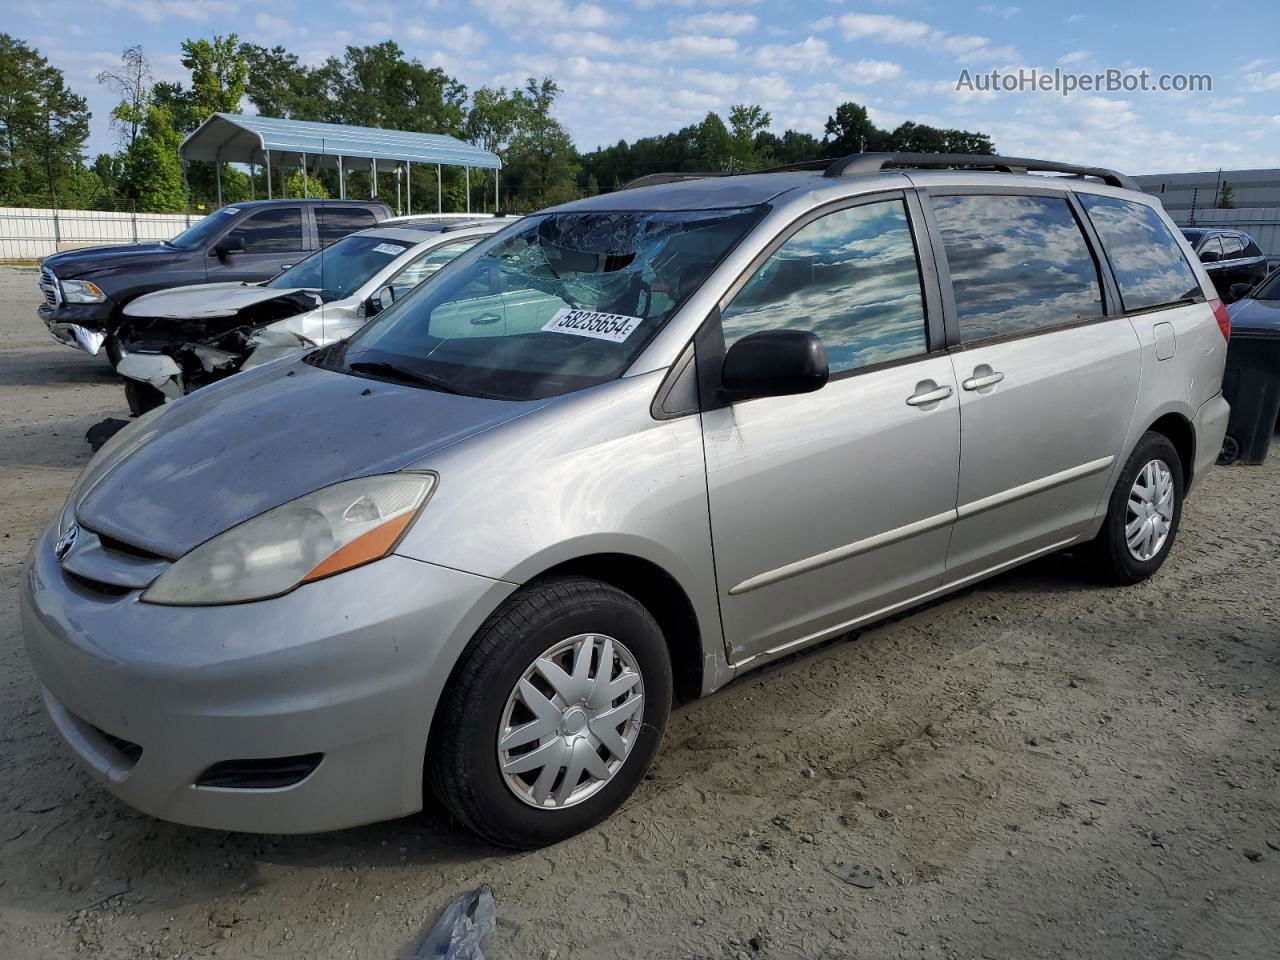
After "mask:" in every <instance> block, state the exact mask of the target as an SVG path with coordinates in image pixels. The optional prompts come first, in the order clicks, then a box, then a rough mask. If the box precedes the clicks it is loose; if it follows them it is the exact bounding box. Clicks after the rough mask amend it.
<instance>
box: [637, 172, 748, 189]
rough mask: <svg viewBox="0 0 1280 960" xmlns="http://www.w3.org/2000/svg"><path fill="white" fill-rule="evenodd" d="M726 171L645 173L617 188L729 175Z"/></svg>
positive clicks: (657, 184)
mask: <svg viewBox="0 0 1280 960" xmlns="http://www.w3.org/2000/svg"><path fill="white" fill-rule="evenodd" d="M731 176H733V174H731V173H728V172H724V171H721V172H717V173H710V172H699V171H694V170H678V171H673V172H671V173H646V174H645V175H644V176H643V177H636V178H635V179H634V180H628V181H627V182H626V183H624V184H623V185H622V186H620V187H619V188H618V189H619V190H635V189H636V188H637V187H657V186H661V185H662V184H664V183H680V182H681V181H683V180H705V179H707V178H708V177H731Z"/></svg>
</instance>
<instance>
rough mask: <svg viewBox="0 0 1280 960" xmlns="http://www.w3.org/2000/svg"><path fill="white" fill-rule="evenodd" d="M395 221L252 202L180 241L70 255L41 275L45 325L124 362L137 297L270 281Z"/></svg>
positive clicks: (364, 205) (364, 208)
mask: <svg viewBox="0 0 1280 960" xmlns="http://www.w3.org/2000/svg"><path fill="white" fill-rule="evenodd" d="M389 216H391V209H390V208H389V207H388V206H387V205H386V204H384V203H378V202H376V201H371V200H333V201H330V200H252V201H250V202H248V203H236V204H231V205H230V206H226V207H223V208H222V209H220V210H217V211H215V212H214V213H211V214H210V215H209V216H207V217H205V218H204V219H202V220H200V221H198V222H196V223H194V224H192V225H191V226H190V227H188V228H187V229H186V230H184V231H183V232H182V233H180V234H178V235H177V236H176V237H174V238H173V239H172V240H164V241H162V242H160V243H131V244H122V245H118V246H106V247H89V248H87V249H84V250H69V251H67V252H66V253H59V254H55V255H54V256H52V257H47V258H46V259H45V260H44V262H43V264H42V265H41V270H40V291H41V293H43V294H44V303H42V304H41V305H40V308H39V314H40V319H41V320H43V321H44V322H45V325H46V326H48V328H49V332H50V333H51V334H53V337H54V339H55V340H58V341H59V342H61V343H65V344H67V345H68V346H71V347H79V348H80V349H81V350H84V351H85V352H86V353H88V354H90V355H92V356H97V354H98V351H99V350H101V349H102V347H103V345H104V344H105V345H106V353H107V359H108V360H110V361H111V365H112V366H113V367H114V366H115V365H116V364H117V363H119V362H120V345H119V342H118V341H117V340H116V337H115V332H116V328H117V327H118V326H119V325H120V322H121V314H120V311H121V308H122V307H124V305H125V304H126V303H128V302H129V301H130V300H132V299H133V298H134V297H139V296H141V295H142V294H144V293H151V292H152V291H154V290H163V289H166V288H168V287H177V286H183V285H186V284H192V283H215V282H218V281H225V280H240V281H245V282H249V283H256V282H258V281H260V280H267V279H269V278H271V277H273V276H275V275H276V274H277V273H279V272H280V270H281V269H283V268H284V267H285V266H287V265H289V264H291V263H294V262H296V261H298V260H301V259H302V258H303V257H305V256H307V255H308V254H310V253H312V252H313V251H315V250H318V249H320V248H321V247H324V246H327V245H328V244H330V243H332V242H333V241H334V240H338V239H340V238H342V237H345V236H346V235H347V234H349V233H354V232H355V231H357V230H364V229H366V228H368V227H372V226H374V225H375V224H377V223H379V222H380V221H382V220H385V219H387V218H388V217H389Z"/></svg>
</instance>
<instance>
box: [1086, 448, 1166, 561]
mask: <svg viewBox="0 0 1280 960" xmlns="http://www.w3.org/2000/svg"><path fill="white" fill-rule="evenodd" d="M1182 489H1183V478H1182V460H1181V458H1180V457H1179V456H1178V451H1177V448H1175V447H1174V445H1173V443H1172V442H1171V441H1170V440H1169V438H1168V437H1166V436H1164V434H1160V433H1154V432H1148V433H1145V434H1143V436H1142V439H1140V440H1139V441H1138V444H1137V446H1136V447H1134V450H1133V453H1132V454H1130V455H1129V459H1128V461H1126V463H1125V465H1124V469H1123V470H1121V471H1120V477H1119V479H1118V480H1117V481H1116V486H1115V489H1114V490H1112V492H1111V500H1110V502H1109V504H1108V507H1107V517H1106V520H1105V521H1104V522H1103V524H1102V529H1101V530H1100V531H1099V532H1098V536H1097V538H1096V539H1095V540H1094V541H1093V543H1092V544H1091V545H1090V546H1091V550H1090V551H1089V553H1090V559H1091V560H1092V562H1093V564H1094V565H1095V567H1096V570H1097V572H1098V574H1099V575H1100V576H1101V577H1102V578H1103V579H1105V580H1107V581H1110V582H1111V583H1117V584H1132V583H1138V582H1140V581H1142V580H1145V579H1147V578H1148V577H1150V576H1151V575H1152V574H1154V573H1155V572H1156V571H1157V570H1159V569H1160V567H1161V565H1163V563H1164V561H1165V558H1166V557H1167V556H1169V551H1170V550H1172V549H1173V542H1174V539H1175V538H1176V537H1177V535H1178V524H1179V522H1180V521H1181V519H1182Z"/></svg>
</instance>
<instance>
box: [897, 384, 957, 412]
mask: <svg viewBox="0 0 1280 960" xmlns="http://www.w3.org/2000/svg"><path fill="white" fill-rule="evenodd" d="M921 386H924V384H921ZM916 389H917V390H918V389H919V387H917V388H916ZM949 396H951V388H950V387H934V388H933V389H932V390H926V391H925V392H924V393H917V394H915V395H914V396H910V397H907V403H908V404H910V405H911V406H913V407H926V406H928V405H929V404H931V403H937V402H938V401H939V400H945V399H947V397H949Z"/></svg>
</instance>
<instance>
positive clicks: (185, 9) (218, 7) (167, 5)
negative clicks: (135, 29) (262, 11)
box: [106, 0, 239, 23]
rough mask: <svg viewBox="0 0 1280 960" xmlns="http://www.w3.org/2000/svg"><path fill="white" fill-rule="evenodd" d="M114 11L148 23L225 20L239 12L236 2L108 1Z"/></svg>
mask: <svg viewBox="0 0 1280 960" xmlns="http://www.w3.org/2000/svg"><path fill="white" fill-rule="evenodd" d="M106 5H107V7H109V8H110V9H112V10H127V11H129V12H131V13H135V14H137V15H138V16H139V17H141V18H142V19H143V20H145V21H147V22H148V23H163V22H164V21H166V20H174V19H178V20H195V21H200V22H203V21H208V20H214V19H219V20H221V19H223V18H225V17H227V16H229V15H231V14H233V13H236V12H237V11H238V10H239V4H238V3H235V2H234V0H106Z"/></svg>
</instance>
